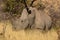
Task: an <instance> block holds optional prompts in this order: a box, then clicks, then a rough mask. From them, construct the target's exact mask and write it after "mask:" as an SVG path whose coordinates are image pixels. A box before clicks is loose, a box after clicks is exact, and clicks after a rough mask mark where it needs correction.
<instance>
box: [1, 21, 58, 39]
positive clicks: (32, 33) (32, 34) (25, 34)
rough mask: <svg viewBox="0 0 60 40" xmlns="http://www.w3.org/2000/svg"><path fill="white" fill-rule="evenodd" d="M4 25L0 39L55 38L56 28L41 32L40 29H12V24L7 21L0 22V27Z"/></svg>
mask: <svg viewBox="0 0 60 40" xmlns="http://www.w3.org/2000/svg"><path fill="white" fill-rule="evenodd" d="M2 27H6V29H5V33H4V36H3V37H0V40H57V37H58V35H57V33H56V30H54V29H52V30H50V31H48V32H42V31H40V30H26V31H25V30H20V31H13V30H12V25H11V23H10V22H9V21H7V22H5V23H4V22H0V29H1V30H2ZM0 32H1V31H0Z"/></svg>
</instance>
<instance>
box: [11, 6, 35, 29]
mask: <svg viewBox="0 0 60 40" xmlns="http://www.w3.org/2000/svg"><path fill="white" fill-rule="evenodd" d="M29 10H31V14H28V12H27V10H26V9H23V11H22V14H21V17H19V19H16V20H14V19H13V21H12V24H13V27H14V28H16V29H25V28H27V27H30V26H32V25H33V23H34V16H35V15H34V13H35V12H34V8H32V7H29Z"/></svg>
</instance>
